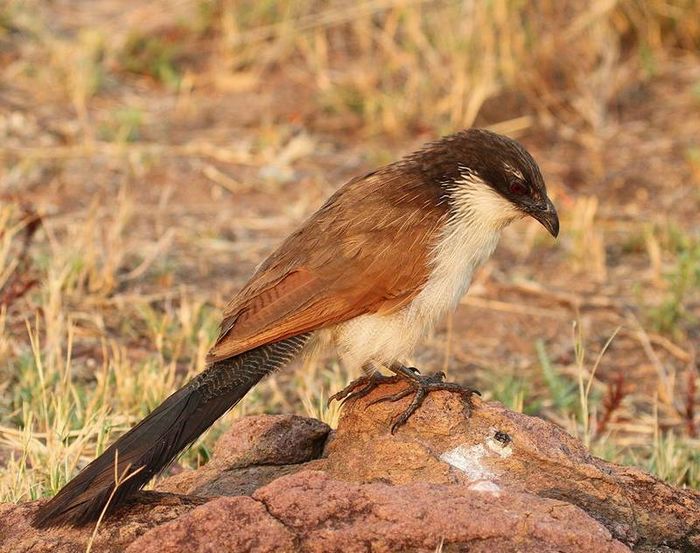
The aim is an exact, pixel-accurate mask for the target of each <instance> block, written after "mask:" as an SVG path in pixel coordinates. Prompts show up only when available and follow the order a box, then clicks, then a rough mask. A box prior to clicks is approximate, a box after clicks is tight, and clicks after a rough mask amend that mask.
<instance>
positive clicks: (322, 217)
mask: <svg viewBox="0 0 700 553" xmlns="http://www.w3.org/2000/svg"><path fill="white" fill-rule="evenodd" d="M438 200H439V198H437V197H436V189H435V187H432V186H429V185H426V184H425V183H423V182H422V181H421V179H420V175H415V174H410V173H409V174H406V173H405V172H403V173H401V174H396V172H393V171H387V170H385V171H384V172H379V173H375V174H371V175H368V176H366V177H363V178H360V179H355V180H353V181H350V182H349V183H348V184H346V185H345V186H344V187H343V188H341V189H340V190H339V191H338V192H337V193H336V194H335V195H334V196H332V197H331V198H330V199H329V200H328V202H327V203H326V204H325V205H324V206H323V207H322V208H321V209H320V210H319V211H317V212H316V213H315V214H314V215H313V216H312V217H311V218H310V219H309V220H307V221H306V223H304V225H303V226H302V227H301V228H300V229H299V230H297V231H296V232H295V233H294V234H292V235H291V236H290V237H289V238H287V240H286V241H285V242H284V243H283V244H282V245H281V246H280V247H279V249H278V250H277V251H276V252H275V253H273V254H272V255H271V256H270V257H269V258H268V259H267V260H266V261H265V262H264V263H263V265H262V266H261V267H260V268H259V269H258V270H257V272H256V273H255V274H254V275H253V277H252V278H251V280H250V281H249V282H248V284H247V285H246V286H245V287H244V288H243V290H241V291H240V292H239V294H238V295H237V296H236V297H235V298H234V299H233V300H232V301H231V302H230V303H229V305H228V306H227V307H226V309H225V310H224V320H223V322H222V325H221V333H220V335H219V338H218V340H217V341H216V343H215V345H214V346H213V348H212V349H211V350H210V352H209V355H208V358H207V359H208V361H210V362H211V361H217V360H221V359H225V358H228V357H232V356H234V355H238V354H240V353H242V352H244V351H247V350H250V349H252V348H255V347H258V346H260V345H263V344H266V343H270V342H274V341H277V340H282V339H284V338H288V337H289V336H294V335H296V334H300V333H303V332H308V331H312V330H316V329H319V328H323V327H326V326H330V325H333V324H335V323H339V322H342V321H346V320H348V319H351V318H353V317H356V316H358V315H362V314H364V313H376V312H391V311H392V310H395V309H397V308H399V307H400V306H402V305H405V304H406V303H408V302H409V301H410V300H411V299H413V297H415V296H416V294H418V293H419V292H420V290H421V289H422V287H423V285H424V283H425V282H426V280H427V278H428V275H429V271H430V267H429V254H430V248H431V247H432V246H433V245H434V243H435V239H436V237H437V233H438V232H439V229H440V222H441V221H442V220H443V219H444V216H445V214H446V208H445V207H444V206H443V205H441V203H440V202H439V201H438Z"/></svg>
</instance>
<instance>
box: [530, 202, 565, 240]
mask: <svg viewBox="0 0 700 553" xmlns="http://www.w3.org/2000/svg"><path fill="white" fill-rule="evenodd" d="M529 214H530V215H531V216H532V217H534V218H535V219H537V220H538V221H539V222H540V223H541V224H542V226H543V227H544V228H546V229H547V230H548V231H549V234H551V235H552V236H554V238H556V237H557V235H558V234H559V216H558V215H557V210H556V209H555V208H554V204H553V203H552V201H551V200H550V199H549V198H547V203H546V205H545V207H544V208H538V207H536V208H534V209H532V210H531V211H529Z"/></svg>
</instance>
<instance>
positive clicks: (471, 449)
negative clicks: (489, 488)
mask: <svg viewBox="0 0 700 553" xmlns="http://www.w3.org/2000/svg"><path fill="white" fill-rule="evenodd" d="M486 455H488V453H487V451H486V448H485V447H484V445H483V444H476V445H472V446H468V445H467V444H462V445H459V446H457V447H455V448H454V449H450V450H449V451H445V452H444V453H443V454H442V455H440V460H441V461H444V462H445V463H447V464H448V465H451V466H453V467H455V468H456V469H459V470H461V471H462V472H463V473H465V474H466V475H467V476H468V477H469V479H470V480H488V479H489V478H493V477H495V476H496V475H495V474H493V473H492V472H491V471H490V470H489V469H487V468H486V467H485V466H484V465H483V463H482V462H481V460H482V459H483V458H484V456H486Z"/></svg>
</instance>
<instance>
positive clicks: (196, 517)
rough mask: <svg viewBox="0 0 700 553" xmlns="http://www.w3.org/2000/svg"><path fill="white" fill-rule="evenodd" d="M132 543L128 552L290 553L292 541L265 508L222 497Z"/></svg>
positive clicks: (238, 499) (288, 534)
mask: <svg viewBox="0 0 700 553" xmlns="http://www.w3.org/2000/svg"><path fill="white" fill-rule="evenodd" d="M202 507H206V509H194V510H193V511H192V512H190V513H188V514H187V515H185V516H181V517H180V518H178V519H177V520H175V521H173V523H169V524H163V525H162V526H159V527H158V528H154V529H153V530H151V531H150V532H148V533H147V534H145V535H143V536H141V537H140V538H139V539H137V540H136V541H134V542H133V543H132V544H131V546H129V548H128V549H127V550H126V552H127V553H151V552H152V553H163V552H166V551H188V552H192V553H196V552H201V553H205V552H207V553H208V552H211V553H219V552H221V551H255V552H257V553H293V552H294V551H296V547H295V538H294V534H292V533H291V532H290V531H289V530H287V528H285V526H284V525H283V524H282V523H280V522H278V521H277V520H275V518H274V517H272V516H271V515H270V514H269V513H268V512H267V510H266V509H265V505H263V504H262V503H260V502H259V501H255V500H253V499H251V498H249V497H221V498H219V499H215V500H213V501H211V502H210V503H209V504H208V505H203V506H202Z"/></svg>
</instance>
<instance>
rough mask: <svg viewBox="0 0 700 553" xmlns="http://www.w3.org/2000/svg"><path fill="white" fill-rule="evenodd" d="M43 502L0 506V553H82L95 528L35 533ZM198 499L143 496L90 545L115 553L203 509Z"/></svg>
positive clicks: (102, 529)
mask: <svg viewBox="0 0 700 553" xmlns="http://www.w3.org/2000/svg"><path fill="white" fill-rule="evenodd" d="M45 501H46V500H41V501H32V502H30V503H22V504H20V505H11V504H4V505H0V551H2V553H27V552H30V551H31V553H84V552H85V549H86V547H87V545H88V542H89V541H90V536H91V535H92V532H93V530H94V525H89V526H85V527H82V528H68V527H63V528H50V529H47V530H36V529H35V528H33V527H32V526H31V524H30V521H31V519H32V517H33V516H34V514H35V513H36V512H37V510H38V509H39V507H40V506H41V504H43V503H45ZM205 501H206V500H203V499H201V498H197V497H185V496H177V495H173V494H161V493H154V492H142V493H140V494H138V495H137V496H136V497H134V498H133V499H132V500H131V501H129V502H128V503H127V504H126V505H124V507H123V508H120V509H118V510H117V511H116V512H115V513H114V516H112V517H109V518H106V519H105V520H103V521H102V523H101V524H100V528H99V531H98V532H97V535H96V537H95V540H94V542H93V545H92V550H93V551H95V552H99V553H117V552H120V551H124V549H125V548H126V547H127V545H129V544H130V543H131V542H133V541H134V540H135V539H136V538H138V537H139V536H140V535H141V534H143V533H145V532H146V531H148V530H150V529H151V528H153V527H154V526H158V525H160V524H163V523H165V522H169V521H171V520H173V519H175V518H177V517H179V516H180V515H182V514H183V513H186V512H187V511H190V510H192V509H194V508H195V507H197V506H198V505H202V504H203V503H204V502H205Z"/></svg>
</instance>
